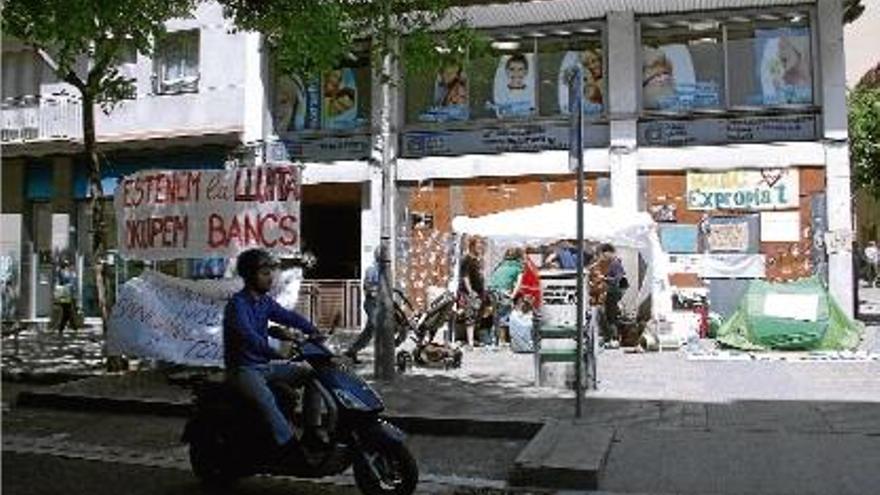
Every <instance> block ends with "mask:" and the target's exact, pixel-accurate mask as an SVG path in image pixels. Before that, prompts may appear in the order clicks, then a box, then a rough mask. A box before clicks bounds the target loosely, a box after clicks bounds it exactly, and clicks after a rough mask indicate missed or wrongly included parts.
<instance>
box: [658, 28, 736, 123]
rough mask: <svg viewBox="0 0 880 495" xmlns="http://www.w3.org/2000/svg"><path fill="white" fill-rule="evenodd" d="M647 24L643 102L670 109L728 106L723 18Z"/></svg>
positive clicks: (690, 109)
mask: <svg viewBox="0 0 880 495" xmlns="http://www.w3.org/2000/svg"><path fill="white" fill-rule="evenodd" d="M642 26H643V27H642V107H643V108H644V109H645V110H649V111H650V110H657V111H664V112H689V111H693V110H701V109H720V108H722V107H723V106H724V45H723V34H722V30H721V24H720V23H719V22H718V21H715V20H705V21H684V20H681V21H674V22H673V21H668V22H663V21H647V22H644V23H643V24H642Z"/></svg>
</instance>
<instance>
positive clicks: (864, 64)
mask: <svg viewBox="0 0 880 495" xmlns="http://www.w3.org/2000/svg"><path fill="white" fill-rule="evenodd" d="M862 3H863V4H864V5H865V12H864V13H863V14H862V16H861V17H859V18H858V19H857V20H856V21H855V22H853V23H852V24H849V25H847V26H846V27H844V31H843V36H844V41H843V42H844V50H845V52H846V85H847V87H850V88H851V87H853V86H855V85H856V83H858V82H859V79H860V78H861V77H862V75H864V73H865V72H867V71H868V70H869V69H871V68H872V67H874V66H875V65H877V63H878V62H880V0H863V2H862Z"/></svg>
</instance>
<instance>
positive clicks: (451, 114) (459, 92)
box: [419, 62, 470, 122]
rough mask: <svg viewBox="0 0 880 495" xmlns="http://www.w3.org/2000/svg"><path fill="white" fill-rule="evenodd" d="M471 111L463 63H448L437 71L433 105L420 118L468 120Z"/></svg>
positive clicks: (424, 120) (443, 120)
mask: <svg viewBox="0 0 880 495" xmlns="http://www.w3.org/2000/svg"><path fill="white" fill-rule="evenodd" d="M469 113H470V112H469V107H468V81H467V75H466V74H465V72H464V68H463V67H462V66H461V64H459V63H456V62H451V63H448V64H446V65H444V66H443V67H442V68H441V69H440V70H439V71H438V72H437V77H436V80H435V82H434V95H433V105H432V106H431V108H429V109H428V110H426V111H425V112H423V113H422V114H421V115H420V116H419V119H420V120H422V121H423V122H450V121H455V120H467V119H468V117H469Z"/></svg>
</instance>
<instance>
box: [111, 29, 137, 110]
mask: <svg viewBox="0 0 880 495" xmlns="http://www.w3.org/2000/svg"><path fill="white" fill-rule="evenodd" d="M137 53H138V52H137V46H135V44H134V43H133V42H131V41H126V42H125V43H123V44H122V46H121V47H120V48H119V54H118V55H117V62H116V64H117V68H118V69H119V74H120V75H121V76H122V77H124V78H126V79H128V80H129V81H131V85H130V86H129V88H128V91H127V92H126V93H125V94H124V95H122V97H123V98H124V99H127V100H133V99H135V98H137Z"/></svg>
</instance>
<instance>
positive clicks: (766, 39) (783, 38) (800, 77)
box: [755, 28, 813, 105]
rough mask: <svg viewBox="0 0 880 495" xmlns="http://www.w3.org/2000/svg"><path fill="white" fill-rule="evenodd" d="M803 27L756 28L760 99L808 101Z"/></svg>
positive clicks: (766, 102) (810, 82)
mask: <svg viewBox="0 0 880 495" xmlns="http://www.w3.org/2000/svg"><path fill="white" fill-rule="evenodd" d="M809 34H810V33H809V31H808V30H807V29H806V28H786V29H765V30H759V31H757V32H756V36H757V39H758V42H757V43H756V45H755V49H756V50H757V53H756V55H757V56H756V60H757V61H758V64H759V66H758V67H757V73H758V75H759V78H760V83H761V85H760V87H761V93H762V97H761V103H762V104H764V105H786V104H801V103H811V102H812V101H813V79H812V76H811V74H810V68H811V64H810V36H809Z"/></svg>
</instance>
